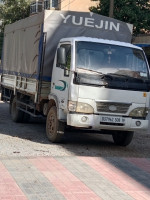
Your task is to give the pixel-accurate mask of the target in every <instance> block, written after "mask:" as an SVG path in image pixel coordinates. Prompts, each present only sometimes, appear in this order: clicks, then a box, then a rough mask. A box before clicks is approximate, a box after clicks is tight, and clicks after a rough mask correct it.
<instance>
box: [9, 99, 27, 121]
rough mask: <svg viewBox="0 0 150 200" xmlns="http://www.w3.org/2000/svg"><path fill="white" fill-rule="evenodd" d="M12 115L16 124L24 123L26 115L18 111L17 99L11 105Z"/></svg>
mask: <svg viewBox="0 0 150 200" xmlns="http://www.w3.org/2000/svg"><path fill="white" fill-rule="evenodd" d="M10 114H11V117H12V120H13V121H14V122H22V121H23V117H24V113H23V112H22V111H21V110H19V109H17V98H16V97H14V98H13V100H12V102H11V104H10Z"/></svg>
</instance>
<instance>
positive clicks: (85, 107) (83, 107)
mask: <svg viewBox="0 0 150 200" xmlns="http://www.w3.org/2000/svg"><path fill="white" fill-rule="evenodd" d="M68 109H69V111H72V112H79V113H88V114H92V113H94V109H93V107H92V106H91V105H89V104H87V103H82V102H76V101H69V105H68Z"/></svg>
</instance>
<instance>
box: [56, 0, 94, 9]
mask: <svg viewBox="0 0 150 200" xmlns="http://www.w3.org/2000/svg"><path fill="white" fill-rule="evenodd" d="M97 4H98V2H94V1H91V0H61V4H60V7H59V8H60V10H71V11H83V12H88V11H89V7H91V6H96V5H97Z"/></svg>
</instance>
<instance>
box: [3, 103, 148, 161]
mask: <svg viewBox="0 0 150 200" xmlns="http://www.w3.org/2000/svg"><path fill="white" fill-rule="evenodd" d="M8 108H9V105H8V104H6V103H3V102H0V156H1V157H5V156H21V157H24V156H73V155H76V156H78V155H81V156H108V157H110V156H113V157H145V158H148V157H149V156H150V133H149V132H150V131H149V130H150V128H149V130H148V131H146V132H138V133H135V135H134V138H133V141H132V143H131V144H130V145H129V146H127V147H118V146H115V145H114V143H113V140H112V137H111V135H101V134H95V133H85V132H81V131H77V130H76V131H73V132H72V131H68V133H67V134H66V137H65V140H64V141H63V143H61V144H53V143H50V142H49V141H48V139H47V137H46V133H45V121H44V120H42V119H41V118H39V119H31V121H30V122H29V123H26V124H25V123H22V124H20V123H14V122H12V120H11V117H10V114H9V109H8ZM149 118H150V117H149Z"/></svg>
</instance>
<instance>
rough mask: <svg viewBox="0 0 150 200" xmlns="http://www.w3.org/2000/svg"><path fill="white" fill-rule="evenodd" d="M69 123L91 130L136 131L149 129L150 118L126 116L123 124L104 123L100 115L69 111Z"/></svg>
mask: <svg viewBox="0 0 150 200" xmlns="http://www.w3.org/2000/svg"><path fill="white" fill-rule="evenodd" d="M118 117H120V116H118ZM137 121H138V123H137ZM137 124H138V125H137ZM139 124H140V125H139ZM67 125H70V126H74V127H80V128H88V129H91V130H102V129H105V130H122V131H136V130H147V129H148V120H143V119H142V120H141V119H132V118H130V117H125V118H124V122H123V123H122V124H119V123H108V122H106V123H102V122H101V116H100V115H93V114H92V115H86V114H78V113H73V114H72V113H69V114H67Z"/></svg>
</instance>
